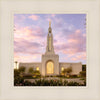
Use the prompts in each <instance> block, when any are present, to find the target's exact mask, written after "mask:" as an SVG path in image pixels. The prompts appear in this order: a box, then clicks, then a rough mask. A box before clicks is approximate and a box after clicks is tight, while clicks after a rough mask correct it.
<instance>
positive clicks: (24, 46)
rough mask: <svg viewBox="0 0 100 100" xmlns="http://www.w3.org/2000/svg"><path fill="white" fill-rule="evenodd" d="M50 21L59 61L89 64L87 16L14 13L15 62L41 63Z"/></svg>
mask: <svg viewBox="0 0 100 100" xmlns="http://www.w3.org/2000/svg"><path fill="white" fill-rule="evenodd" d="M49 21H51V27H52V33H53V42H54V43H53V45H54V51H55V53H56V54H58V55H59V62H82V64H86V14H14V61H18V62H41V56H42V54H45V51H46V45H47V44H46V43H47V34H48V28H49Z"/></svg>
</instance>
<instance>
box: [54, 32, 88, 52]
mask: <svg viewBox="0 0 100 100" xmlns="http://www.w3.org/2000/svg"><path fill="white" fill-rule="evenodd" d="M56 40H57V41H56V43H55V50H56V51H57V52H62V53H64V54H75V53H79V52H84V51H86V37H84V36H83V34H82V33H81V30H75V32H73V34H68V35H66V36H65V37H63V38H62V37H61V36H59V37H56Z"/></svg>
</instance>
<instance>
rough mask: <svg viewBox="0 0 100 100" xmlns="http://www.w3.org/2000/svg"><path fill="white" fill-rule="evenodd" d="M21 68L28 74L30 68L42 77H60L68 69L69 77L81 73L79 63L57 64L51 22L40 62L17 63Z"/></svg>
mask: <svg viewBox="0 0 100 100" xmlns="http://www.w3.org/2000/svg"><path fill="white" fill-rule="evenodd" d="M21 66H24V67H26V70H25V73H28V70H29V68H30V67H31V68H33V69H35V70H39V71H40V73H41V75H42V76H46V75H52V76H54V75H60V74H61V72H62V71H63V70H64V69H65V68H69V67H70V68H71V69H72V72H71V73H70V74H71V75H78V74H79V73H80V72H81V71H82V63H81V62H79V63H73V62H72V63H71V62H70V63H68V62H59V55H57V54H55V51H54V46H53V34H52V28H51V22H49V28H48V34H47V46H46V52H45V54H43V55H42V57H41V62H32V63H19V67H21Z"/></svg>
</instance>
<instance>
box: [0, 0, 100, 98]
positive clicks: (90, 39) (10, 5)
mask: <svg viewBox="0 0 100 100" xmlns="http://www.w3.org/2000/svg"><path fill="white" fill-rule="evenodd" d="M99 3H100V2H99V0H91V1H87V0H85V1H81V0H76V1H69V0H64V1H61V0H58V1H45V0H44V1H28V0H26V1H6V0H3V1H1V2H0V4H1V8H0V10H1V12H0V13H1V22H0V24H1V32H0V33H1V41H0V42H1V44H0V46H1V55H0V58H1V63H0V65H1V68H0V70H1V71H0V72H1V74H0V75H1V80H0V82H1V84H0V90H1V91H0V100H5V99H7V100H8V99H10V100H12V99H14V100H19V99H21V100H22V99H23V100H50V99H55V100H66V99H67V100H80V99H81V100H87V99H89V100H99V99H100V90H99V88H100V86H99V84H100V79H99V75H100V72H99V70H100V68H99V66H100V63H99V60H100V57H99V56H98V55H99V54H100V45H99V42H100V39H99V37H100V34H99V32H100V30H99V25H100V23H99V21H100V18H99V17H100V15H99ZM22 12H23V13H54V14H55V13H59V14H61V13H62V14H64V13H86V14H87V15H88V17H87V33H88V34H87V58H88V59H87V74H88V75H87V76H88V80H87V82H88V84H87V85H88V86H86V87H14V86H13V67H11V66H13V61H14V60H13V14H14V13H22ZM94 33H95V34H94ZM94 71H95V72H94ZM93 73H94V74H93Z"/></svg>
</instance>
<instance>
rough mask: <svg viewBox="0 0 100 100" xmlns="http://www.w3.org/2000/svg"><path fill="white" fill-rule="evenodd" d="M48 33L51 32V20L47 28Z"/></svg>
mask: <svg viewBox="0 0 100 100" xmlns="http://www.w3.org/2000/svg"><path fill="white" fill-rule="evenodd" d="M48 31H49V33H52V29H51V21H49V29H48Z"/></svg>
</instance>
